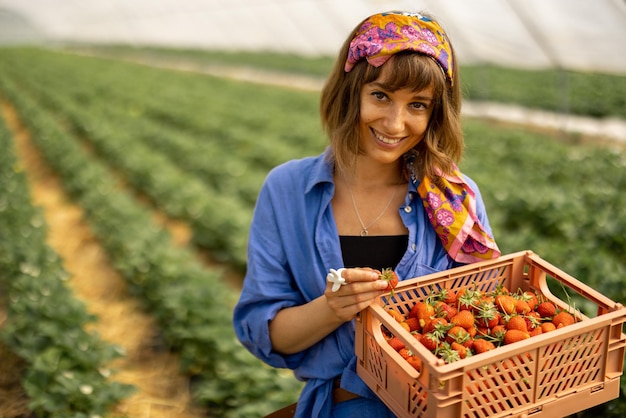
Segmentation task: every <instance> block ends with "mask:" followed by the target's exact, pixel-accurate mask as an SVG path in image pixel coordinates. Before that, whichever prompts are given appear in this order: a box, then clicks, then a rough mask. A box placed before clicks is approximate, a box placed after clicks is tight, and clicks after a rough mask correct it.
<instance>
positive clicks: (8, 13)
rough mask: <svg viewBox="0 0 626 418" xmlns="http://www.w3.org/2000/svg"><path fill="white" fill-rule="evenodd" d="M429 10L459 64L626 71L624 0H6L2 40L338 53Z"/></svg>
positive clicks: (0, 14)
mask: <svg viewBox="0 0 626 418" xmlns="http://www.w3.org/2000/svg"><path fill="white" fill-rule="evenodd" d="M387 10H407V11H425V12H429V13H430V14H432V15H434V16H435V17H437V18H438V19H439V20H440V22H441V23H442V25H443V26H444V27H445V28H446V29H447V30H448V32H449V33H450V36H451V38H452V41H453V43H454V45H455V47H456V50H457V53H458V56H459V60H460V62H462V63H466V64H473V63H481V64H485V63H487V64H498V65H504V66H512V67H520V68H567V69H576V70H583V71H587V70H589V71H602V72H616V73H626V2H625V1H624V0H594V1H589V0H550V1H545V0H473V1H467V0H430V1H426V0H412V1H397V0H396V1H394V0H340V1H339V0H266V1H263V2H260V1H257V0H133V1H128V0H0V44H15V43H33V42H37V43H40V42H50V43H57V44H58V43H64V42H88V43H124V44H130V45H158V46H169V47H186V48H207V49H220V50H237V51H259V50H271V51H277V52H289V53H298V54H302V55H307V56H310V55H334V53H335V52H336V51H337V50H338V48H339V46H340V45H341V43H342V42H343V40H344V37H345V36H346V35H347V33H348V32H349V31H350V30H351V29H352V28H353V27H354V26H355V25H356V23H357V22H358V21H360V20H361V19H362V18H364V17H366V16H367V15H368V14H370V13H373V12H379V11H387Z"/></svg>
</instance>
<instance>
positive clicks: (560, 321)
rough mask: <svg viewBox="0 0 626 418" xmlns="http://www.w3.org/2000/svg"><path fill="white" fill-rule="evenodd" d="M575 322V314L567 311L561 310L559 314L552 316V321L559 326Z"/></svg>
mask: <svg viewBox="0 0 626 418" xmlns="http://www.w3.org/2000/svg"><path fill="white" fill-rule="evenodd" d="M575 322H576V318H574V315H572V314H571V313H569V312H566V311H561V312H559V313H558V314H556V315H554V318H552V323H553V324H554V326H555V327H557V328H561V327H564V326H567V325H572V324H573V323H575Z"/></svg>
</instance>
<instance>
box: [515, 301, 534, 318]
mask: <svg viewBox="0 0 626 418" xmlns="http://www.w3.org/2000/svg"><path fill="white" fill-rule="evenodd" d="M530 311H531V309H530V305H529V304H528V302H526V301H525V300H522V299H515V312H517V313H518V314H520V315H526V314H527V313H528V312H530Z"/></svg>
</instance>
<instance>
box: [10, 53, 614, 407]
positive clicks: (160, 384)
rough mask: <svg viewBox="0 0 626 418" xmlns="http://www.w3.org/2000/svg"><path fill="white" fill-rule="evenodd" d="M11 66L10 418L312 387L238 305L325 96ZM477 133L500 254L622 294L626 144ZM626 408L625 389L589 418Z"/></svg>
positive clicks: (289, 397) (179, 77)
mask: <svg viewBox="0 0 626 418" xmlns="http://www.w3.org/2000/svg"><path fill="white" fill-rule="evenodd" d="M0 61H2V63H3V65H2V66H1V67H0V102H1V104H2V118H0V122H1V123H0V140H1V142H0V145H1V146H2V148H3V149H7V150H9V151H10V152H7V153H4V154H3V155H2V156H1V157H0V159H1V160H0V162H1V164H0V166H1V167H2V169H1V170H0V173H1V175H0V232H1V234H2V243H1V244H0V245H1V246H0V271H2V272H3V274H2V275H0V336H1V341H2V344H1V345H0V353H3V358H5V357H4V353H6V356H7V357H10V358H12V359H13V361H11V365H12V367H14V368H15V369H14V370H15V372H14V373H12V374H13V375H18V374H19V373H23V374H22V375H23V376H24V377H23V379H22V380H21V382H20V383H21V385H22V387H23V391H21V392H20V395H15V393H11V394H10V395H6V396H8V397H7V399H11V398H16V396H17V397H19V402H15V403H13V404H12V405H11V407H12V408H13V410H14V411H17V412H16V413H14V414H13V415H9V414H10V412H9V411H8V405H10V404H9V403H8V402H6V404H5V405H6V408H7V410H5V411H3V409H2V408H3V407H4V406H5V405H3V403H4V401H3V398H2V396H4V395H3V393H4V392H3V390H5V388H8V387H13V388H14V387H15V383H16V381H15V380H11V381H10V382H4V381H2V380H0V416H2V417H5V416H6V417H9V416H15V417H18V416H20V414H22V415H25V414H26V412H25V405H26V404H27V403H28V402H32V404H31V408H32V409H34V410H35V412H36V413H37V414H38V416H41V417H44V416H67V417H73V416H75V417H81V416H94V415H102V416H104V415H105V414H106V413H107V411H110V414H112V415H113V416H115V417H118V416H120V417H121V416H131V417H141V416H153V417H157V416H190V417H192V416H216V417H217V416H228V417H250V416H263V415H264V414H267V413H269V412H270V411H272V410H275V409H278V408H279V407H281V406H284V405H286V404H288V403H291V402H293V401H294V400H295V399H296V397H297V394H298V393H299V388H300V383H299V382H296V381H295V379H293V378H292V377H291V374H290V373H289V372H288V371H277V370H273V369H270V368H268V367H266V366H264V365H263V364H262V363H260V362H259V361H257V360H256V359H254V358H253V357H252V356H251V355H249V354H248V353H247V351H246V350H245V349H243V348H242V347H241V346H240V345H239V344H238V343H237V341H235V338H234V332H233V331H232V326H231V320H230V318H231V315H230V314H231V309H232V305H233V303H234V301H235V300H236V297H237V291H238V286H239V284H240V280H241V277H242V275H243V271H244V269H245V245H246V240H247V227H248V223H249V221H250V218H251V215H252V210H253V205H254V202H255V198H256V193H257V192H258V189H259V187H260V186H261V183H262V181H263V179H264V177H265V175H266V174H267V172H268V171H269V169H271V167H273V166H275V165H277V164H279V163H281V162H283V161H286V160H288V159H292V158H299V157H302V156H306V155H313V154H317V153H319V152H321V151H322V150H323V148H324V146H325V139H324V137H323V135H322V132H321V129H320V127H319V122H318V118H317V106H318V103H317V99H318V96H317V94H316V93H311V92H303V91H295V90H289V89H285V88H277V87H272V86H262V85H256V84H250V83H243V82H235V81H229V80H225V79H220V78H217V77H211V76H206V75H199V74H191V73H181V72H175V71H166V70H159V69H154V68H150V67H146V66H142V65H134V64H128V63H123V62H120V61H116V60H113V59H101V58H93V57H81V56H76V55H71V54H66V53H61V52H54V51H46V50H38V49H3V50H0ZM609 113H610V112H609ZM464 128H465V132H466V137H467V153H466V158H465V160H464V161H463V163H462V169H463V170H464V171H465V172H467V173H468V174H469V175H470V176H471V177H473V178H474V179H475V180H476V181H477V183H478V184H479V185H480V186H481V192H482V194H483V197H484V199H485V202H486V204H487V208H488V210H489V214H490V220H491V223H492V226H493V229H494V232H495V234H496V238H497V239H498V241H499V244H500V247H501V249H502V250H503V252H504V253H510V252H514V251H518V250H522V249H532V250H533V251H535V252H536V253H538V254H540V255H541V256H542V257H544V258H545V259H547V260H548V261H550V262H551V263H553V264H555V265H557V266H559V267H561V268H562V269H563V270H565V271H566V272H568V273H570V274H572V275H573V276H574V277H577V278H579V279H580V280H582V281H583V282H585V283H586V284H588V285H590V286H591V287H593V288H595V289H597V290H598V291H600V292H601V293H603V294H605V295H606V296H608V297H609V298H611V299H613V300H615V301H621V302H622V303H624V302H626V289H625V287H624V284H625V282H626V251H624V250H625V249H626V236H625V235H624V231H626V213H625V212H624V211H623V210H621V208H622V207H624V205H625V204H626V197H625V195H624V193H623V190H625V189H626V170H624V166H625V165H626V152H625V151H624V149H623V148H622V147H619V146H607V145H602V146H598V145H594V144H593V143H589V142H588V141H579V140H578V139H577V138H564V137H563V136H562V135H552V134H550V133H547V132H533V131H529V130H525V129H523V128H520V127H511V126H506V125H502V124H492V123H488V122H484V121H480V120H470V119H467V120H466V121H465V125H464ZM3 219H4V220H3ZM5 237H6V238H5ZM48 281H49V284H48ZM64 305H67V309H68V310H67V311H63V312H56V311H62V310H60V309H58V307H59V306H64ZM581 308H582V309H584V306H583V307H581ZM68 312H71V313H72V314H71V316H72V318H73V319H74V320H72V321H68V320H64V319H63V318H66V317H67V314H68ZM62 314H64V315H62ZM85 330H86V331H85ZM92 331H97V333H92ZM44 336H45V338H44ZM81 342H82V343H81ZM85 344H86V345H85ZM81 347H83V348H84V347H89V348H90V349H81ZM91 347H94V349H91ZM96 348H97V349H96ZM85 353H89V355H86V354H85ZM18 358H21V360H18ZM3 367H7V366H3ZM2 370H3V369H2V368H0V371H2ZM624 390H626V379H624V378H623V379H622V392H623V393H624ZM27 398H28V399H27ZM139 411H141V412H139ZM159 411H160V412H159ZM625 411H626V397H625V396H624V395H623V396H622V397H620V399H618V400H616V401H613V402H611V403H609V404H606V405H602V406H600V407H598V408H595V410H594V411H588V412H586V413H582V414H581V415H580V416H592V415H595V416H598V415H599V416H606V417H618V416H622V414H623V413H624V412H625ZM159 413H161V414H163V415H158V414H159ZM3 414H4V415H3ZM141 414H146V415H141ZM173 414H175V415H173ZM585 414H588V415H585Z"/></svg>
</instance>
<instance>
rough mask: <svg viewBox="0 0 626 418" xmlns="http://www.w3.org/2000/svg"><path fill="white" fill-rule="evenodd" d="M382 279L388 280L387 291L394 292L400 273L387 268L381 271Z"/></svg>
mask: <svg viewBox="0 0 626 418" xmlns="http://www.w3.org/2000/svg"><path fill="white" fill-rule="evenodd" d="M379 278H380V280H385V281H386V282H387V288H386V289H385V290H386V291H391V293H392V294H393V289H395V288H396V286H397V285H398V275H397V274H396V272H395V271H393V269H390V268H386V269H383V271H382V272H381V273H380V277H379Z"/></svg>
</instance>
